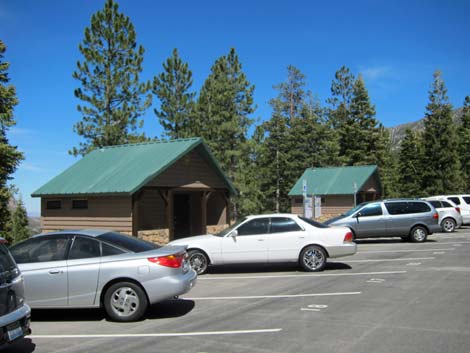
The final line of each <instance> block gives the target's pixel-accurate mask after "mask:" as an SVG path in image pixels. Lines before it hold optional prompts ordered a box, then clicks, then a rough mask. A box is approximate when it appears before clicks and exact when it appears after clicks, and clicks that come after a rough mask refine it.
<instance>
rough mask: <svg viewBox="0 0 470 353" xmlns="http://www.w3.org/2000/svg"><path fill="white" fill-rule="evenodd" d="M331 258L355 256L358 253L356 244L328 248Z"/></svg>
mask: <svg viewBox="0 0 470 353" xmlns="http://www.w3.org/2000/svg"><path fill="white" fill-rule="evenodd" d="M327 251H328V255H329V257H341V256H350V255H354V254H355V253H356V251H357V245H356V243H344V244H343V245H339V246H329V247H328V248H327Z"/></svg>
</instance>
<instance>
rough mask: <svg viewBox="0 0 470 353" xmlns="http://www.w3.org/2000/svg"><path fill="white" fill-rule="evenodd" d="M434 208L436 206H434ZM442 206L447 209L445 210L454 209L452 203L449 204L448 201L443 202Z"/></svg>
mask: <svg viewBox="0 0 470 353" xmlns="http://www.w3.org/2000/svg"><path fill="white" fill-rule="evenodd" d="M433 206H434V205H433ZM442 206H443V207H445V208H454V206H452V205H451V204H450V203H448V202H447V201H442ZM434 207H436V206H434Z"/></svg>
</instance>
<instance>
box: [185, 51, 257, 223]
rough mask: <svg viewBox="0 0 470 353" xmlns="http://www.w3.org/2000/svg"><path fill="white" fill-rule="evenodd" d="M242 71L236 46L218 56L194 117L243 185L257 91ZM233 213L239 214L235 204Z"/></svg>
mask: <svg viewBox="0 0 470 353" xmlns="http://www.w3.org/2000/svg"><path fill="white" fill-rule="evenodd" d="M254 89H255V87H254V86H253V85H251V84H250V82H249V81H248V79H247V78H246V75H245V74H244V73H243V71H242V65H241V63H240V61H239V59H238V55H237V54H236V52H235V49H233V48H232V49H231V50H230V52H229V53H228V54H227V55H224V56H222V57H220V58H219V59H217V60H216V62H215V63H214V65H213V66H212V68H211V73H210V75H209V77H208V78H207V79H206V81H205V82H204V85H203V86H202V89H201V92H200V94H199V98H198V101H197V112H196V114H195V116H194V117H193V122H192V124H191V125H192V131H193V132H194V133H195V134H196V135H198V136H199V137H202V138H204V141H205V142H206V143H207V144H208V145H209V147H210V148H211V150H212V152H213V153H214V155H215V157H216V158H217V160H218V161H219V162H220V164H221V166H222V169H223V170H224V171H225V172H226V173H227V174H228V176H229V177H230V178H231V179H232V181H233V182H234V184H235V186H236V187H237V188H239V186H240V183H239V179H240V178H241V174H242V173H244V172H245V170H243V166H244V165H246V164H247V163H249V162H248V161H246V160H244V159H246V158H247V153H246V151H247V146H246V143H247V132H248V128H249V127H250V125H251V124H252V122H253V121H252V119H251V118H250V117H249V116H250V114H252V113H253V112H254V111H255V108H256V107H255V105H254V102H253V92H254ZM233 214H234V216H235V218H236V217H237V214H238V205H237V203H235V204H234V210H233Z"/></svg>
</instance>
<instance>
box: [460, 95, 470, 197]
mask: <svg viewBox="0 0 470 353" xmlns="http://www.w3.org/2000/svg"><path fill="white" fill-rule="evenodd" d="M461 123H462V124H461V126H460V127H459V129H458V134H459V156H460V165H461V168H462V179H463V183H462V186H463V191H464V192H465V193H469V192H470V96H467V97H465V101H464V104H463V108H462V118H461Z"/></svg>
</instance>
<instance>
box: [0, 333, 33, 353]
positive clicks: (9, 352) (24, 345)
mask: <svg viewBox="0 0 470 353" xmlns="http://www.w3.org/2000/svg"><path fill="white" fill-rule="evenodd" d="M35 349H36V345H35V344H34V343H33V341H31V339H30V338H27V337H26V338H22V339H20V340H18V341H16V342H15V343H12V344H5V345H3V346H0V352H1V353H31V352H34V350H35Z"/></svg>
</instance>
